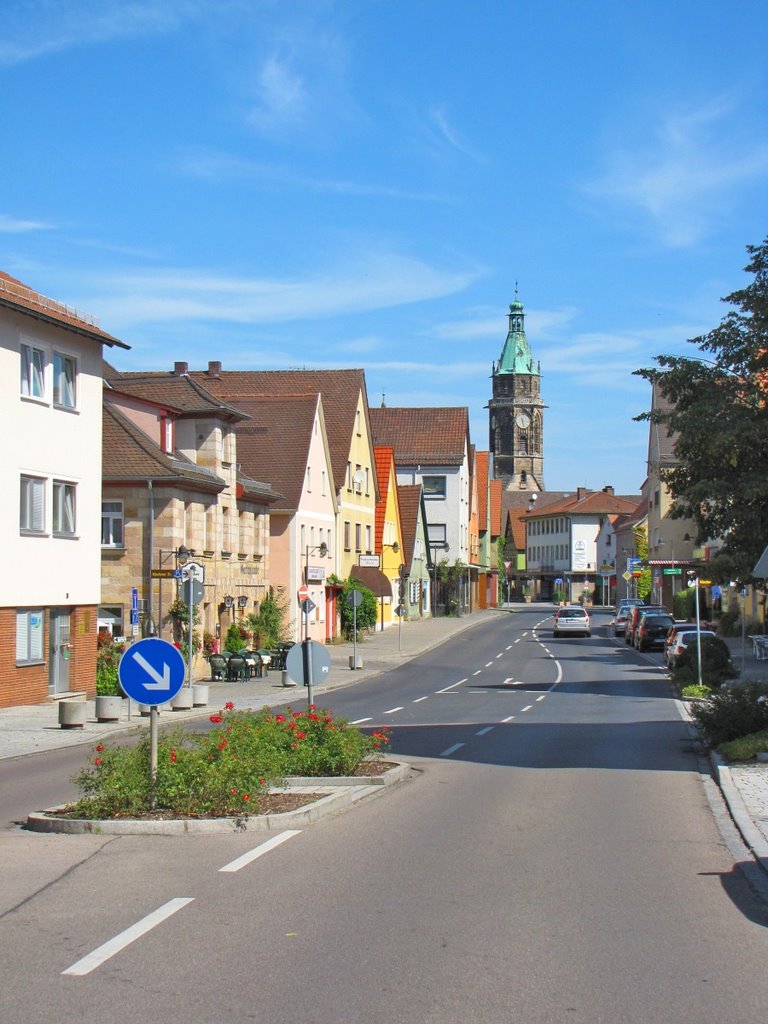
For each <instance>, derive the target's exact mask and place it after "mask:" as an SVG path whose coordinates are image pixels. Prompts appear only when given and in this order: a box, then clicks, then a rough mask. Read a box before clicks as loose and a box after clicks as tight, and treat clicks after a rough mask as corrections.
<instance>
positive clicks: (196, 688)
mask: <svg viewBox="0 0 768 1024" xmlns="http://www.w3.org/2000/svg"><path fill="white" fill-rule="evenodd" d="M209 689H210V687H209V686H208V685H207V683H195V684H194V685H193V686H192V703H193V705H194V706H195V707H196V708H204V707H207V706H208V692H209Z"/></svg>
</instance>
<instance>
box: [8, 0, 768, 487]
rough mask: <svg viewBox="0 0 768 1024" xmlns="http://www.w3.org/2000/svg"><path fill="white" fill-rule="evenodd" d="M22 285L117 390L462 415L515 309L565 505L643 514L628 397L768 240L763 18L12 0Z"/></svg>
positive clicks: (717, 2) (546, 6)
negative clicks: (358, 371)
mask: <svg viewBox="0 0 768 1024" xmlns="http://www.w3.org/2000/svg"><path fill="white" fill-rule="evenodd" d="M3 23H4V24H3V33H2V39H0V96H2V105H3V149H4V152H3V159H2V162H1V163H0V183H1V184H2V189H1V190H0V269H3V270H5V271H7V272H8V273H10V274H12V275H14V276H16V277H19V278H21V280H23V281H24V282H25V283H27V284H29V285H31V286H32V287H34V288H37V289H38V290H40V291H42V292H44V293H45V294H47V295H50V296H52V297H54V298H56V299H59V300H61V301H64V302H67V303H69V304H70V305H73V306H77V307H79V308H82V309H84V310H86V311H88V312H89V313H92V314H94V315H95V316H96V317H98V318H99V321H100V324H101V326H102V327H103V328H104V329H105V330H107V331H109V332H110V333H112V334H115V335H117V336H118V337H119V338H121V339H122V340H124V341H126V342H127V343H128V344H130V345H131V346H132V349H131V351H130V352H125V353H120V354H119V355H118V356H117V357H116V359H115V362H116V365H117V366H118V367H119V368H121V369H142V368H148V369H170V368H171V367H172V366H173V363H174V361H175V360H186V361H188V362H189V363H190V365H191V366H192V367H195V368H202V367H205V366H206V365H207V362H208V360H209V359H220V360H222V362H223V364H224V367H225V369H226V368H228V369H235V368H245V367H253V368H265V369H270V368H275V369H279V368H290V367H298V366H312V367H353V366H362V367H363V368H364V369H365V372H366V379H367V383H368V392H369V400H370V402H371V404H373V405H375V404H379V403H380V401H381V396H382V393H384V394H385V395H386V402H387V404H388V405H409V406H416V405H466V406H468V407H469V410H470V417H471V430H472V440H473V441H474V442H475V443H476V444H477V446H478V447H479V448H487V446H488V419H487V411H486V410H485V409H484V406H485V404H486V403H487V401H488V398H489V397H490V394H491V384H490V379H489V377H490V370H491V363H492V362H493V360H495V359H498V358H499V356H500V354H501V350H502V347H503V343H504V338H505V336H506V330H507V318H506V315H507V311H508V305H509V303H510V302H511V301H512V299H513V297H514V292H515V282H518V286H519V293H520V298H521V300H522V301H523V303H524V305H525V311H526V327H527V334H528V340H529V342H530V344H531V347H532V349H533V353H534V356H535V358H537V359H539V360H540V361H541V368H542V393H543V396H544V398H545V400H546V402H547V403H548V405H549V410H548V412H547V413H546V418H545V430H544V435H545V482H546V485H547V487H549V488H551V489H569V488H573V487H576V486H578V485H586V486H589V487H594V488H598V487H602V486H604V485H605V484H613V485H614V486H615V487H616V489H617V491H619V492H623V493H632V492H637V491H639V488H640V485H641V483H642V481H643V478H644V475H645V456H646V428H645V427H644V426H643V425H642V424H635V423H633V422H632V417H633V416H634V415H636V414H637V413H639V412H642V411H643V410H645V409H646V408H647V407H648V403H649V395H648V391H647V385H646V384H645V383H644V382H643V381H641V380H639V379H638V378H636V377H633V376H632V370H634V369H636V368H637V367H640V366H647V365H651V363H652V360H653V356H654V355H657V354H659V353H661V352H681V351H684V350H686V349H688V350H690V352H691V353H692V354H693V353H694V350H693V349H691V347H690V346H687V345H686V339H687V338H691V337H694V336H696V335H697V334H700V333H701V332H703V331H706V330H708V329H710V328H712V327H714V326H715V325H716V324H717V323H718V322H719V321H720V319H721V317H722V316H723V315H724V313H725V312H726V310H727V307H726V306H725V305H724V304H723V303H722V302H721V301H720V299H721V297H722V296H724V295H726V294H728V293H729V292H730V291H732V290H734V289H735V288H738V287H741V286H742V285H743V284H744V283H746V281H747V280H748V278H747V277H746V275H744V273H743V270H742V268H743V267H744V265H745V264H746V262H747V254H746V251H745V250H746V246H747V245H748V244H750V243H751V244H758V243H760V242H761V241H762V240H763V238H765V236H766V235H767V234H768V216H766V215H767V214H768V188H767V187H766V182H767V181H768V131H767V129H768V103H767V97H768V90H767V89H766V85H767V79H768V61H767V60H766V53H768V7H766V4H765V2H764V0H739V2H738V3H736V4H731V3H725V2H724V0H712V2H710V3H708V4H702V3H700V2H695V3H694V2H693V0H676V2H675V3H674V4H670V3H669V2H668V0H665V2H661V0H648V2H642V0H640V2H638V3H634V4H620V3H619V4H617V3H616V2H615V0H612V2H607V0H605V2H604V0H581V2H566V0H561V2H557V3H555V2H551V0H537V2H533V0H526V2H522V0H473V2H472V3H468V2H467V0H222V2H215V0H168V2H160V0H157V2H152V0H134V2H131V3H127V2H125V0H69V2H68V0H5V2H4V4H3Z"/></svg>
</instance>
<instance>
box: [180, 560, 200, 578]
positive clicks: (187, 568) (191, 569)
mask: <svg viewBox="0 0 768 1024" xmlns="http://www.w3.org/2000/svg"><path fill="white" fill-rule="evenodd" d="M181 578H182V579H183V580H189V579H192V580H199V581H200V582H201V583H205V566H204V565H202V564H201V563H200V562H187V563H186V565H182V567H181Z"/></svg>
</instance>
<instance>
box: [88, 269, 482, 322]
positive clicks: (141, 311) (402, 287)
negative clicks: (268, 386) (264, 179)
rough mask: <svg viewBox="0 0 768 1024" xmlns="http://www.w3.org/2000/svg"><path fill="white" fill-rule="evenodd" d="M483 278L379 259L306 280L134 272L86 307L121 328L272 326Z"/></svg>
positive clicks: (383, 304)
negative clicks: (203, 323) (194, 324)
mask: <svg viewBox="0 0 768 1024" xmlns="http://www.w3.org/2000/svg"><path fill="white" fill-rule="evenodd" d="M476 277H477V273H476V272H475V271H472V270H459V271H451V270H440V269H437V268H434V267H431V266H429V265H427V264H426V263H423V262H420V261H418V260H414V259H409V258H407V257H404V256H399V255H394V254H391V253H379V254H363V255H362V256H360V258H359V259H358V260H357V261H356V262H354V263H351V264H346V265H344V266H340V267H337V268H334V269H333V270H331V271H328V270H327V269H326V270H324V271H323V272H322V273H317V274H315V275H313V276H310V277H307V278H305V279H303V280H300V279H288V278H286V279H277V278H266V277H264V278H258V277H251V278H248V277H226V276H223V275H221V274H217V273H205V272H202V271H194V270H184V269H181V268H180V269H165V270H158V271H153V272H152V273H151V274H145V273H134V272H131V271H127V272H125V273H115V274H109V275H103V276H101V277H100V278H96V281H97V282H98V285H99V288H100V294H93V293H91V294H90V295H88V296H87V300H86V299H85V298H83V299H80V300H78V301H79V302H80V304H82V305H87V307H88V308H93V309H98V310H99V315H100V317H101V318H102V320H103V321H104V322H108V323H110V324H111V325H112V327H113V329H124V327H125V325H128V324H141V323H147V324H148V323H158V322H165V321H176V322H178V323H188V322H194V321H206V322H211V321H219V322H220V323H222V324H227V323H230V324H234V323H247V324H268V323H275V322H289V321H295V320H303V319H307V318H316V317H325V316H335V315H341V314H346V313H359V312H366V311H369V310H376V309H384V308H392V307H396V306H400V305H404V304H407V303H411V302H422V301H424V300H427V299H434V298H439V297H442V296H445V295H449V294H453V293H454V292H458V291H461V290H462V289H464V288H466V287H468V286H469V285H470V284H471V283H472V282H473V281H474V280H475V278H476ZM90 280H91V282H92V283H93V281H94V278H93V277H91V278H90Z"/></svg>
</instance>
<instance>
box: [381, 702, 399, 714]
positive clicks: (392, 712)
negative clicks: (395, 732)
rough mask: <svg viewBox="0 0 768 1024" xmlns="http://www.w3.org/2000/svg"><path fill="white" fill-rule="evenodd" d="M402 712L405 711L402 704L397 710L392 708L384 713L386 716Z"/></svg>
mask: <svg viewBox="0 0 768 1024" xmlns="http://www.w3.org/2000/svg"><path fill="white" fill-rule="evenodd" d="M402 710H403V705H402V704H401V705H400V706H399V707H397V708H390V709H389V711H385V712H384V714H385V715H394V713H395V712H396V711H402Z"/></svg>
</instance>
